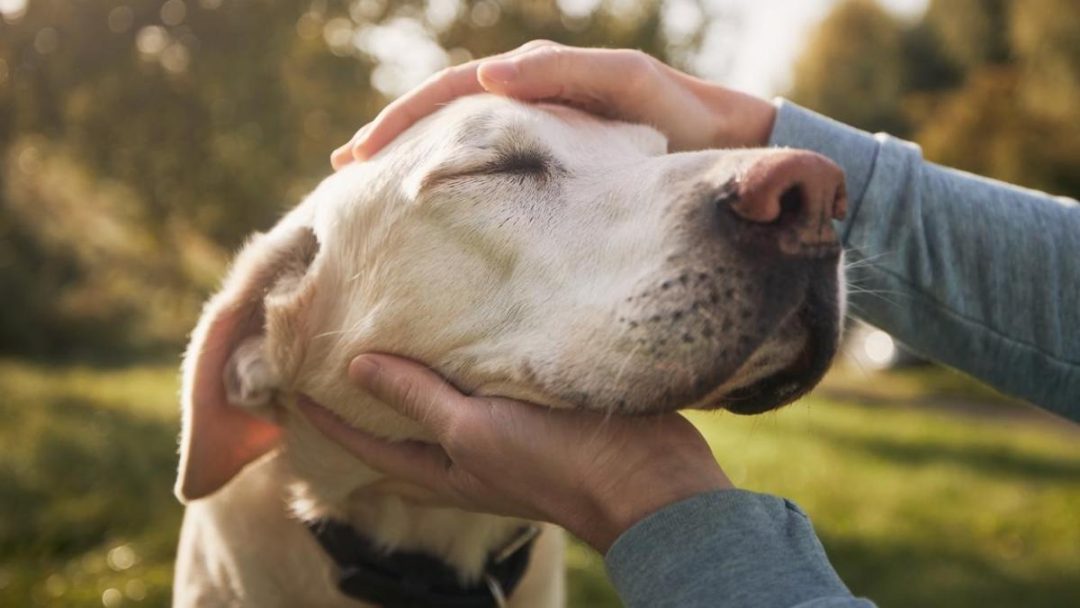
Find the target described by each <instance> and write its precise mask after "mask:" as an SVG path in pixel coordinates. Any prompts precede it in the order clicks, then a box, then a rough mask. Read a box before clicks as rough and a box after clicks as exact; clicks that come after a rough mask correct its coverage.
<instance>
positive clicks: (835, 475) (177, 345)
mask: <svg viewBox="0 0 1080 608" xmlns="http://www.w3.org/2000/svg"><path fill="white" fill-rule="evenodd" d="M533 38H549V39H553V40H557V41H560V42H564V43H567V44H574V45H602V46H608V47H631V48H640V49H643V50H645V51H647V52H649V53H651V54H653V55H655V56H657V57H659V58H661V59H663V60H665V61H667V62H669V63H671V64H673V65H676V66H678V67H680V68H682V69H685V70H687V71H690V72H692V73H696V74H699V75H702V76H704V77H707V78H710V79H713V80H716V81H718V82H724V83H727V84H730V85H732V86H736V87H739V88H743V89H745V90H748V91H751V92H753V93H757V94H760V95H774V94H783V95H786V96H788V97H790V98H793V99H794V100H796V101H798V102H800V103H802V104H805V105H807V106H809V107H811V108H813V109H816V110H818V111H821V112H823V113H825V114H828V115H830V116H832V117H834V118H837V119H840V120H843V121H846V122H849V123H851V124H854V125H856V126H859V127H862V128H865V129H869V130H875V131H876V130H885V131H889V132H891V133H893V134H896V135H899V136H902V137H906V138H909V139H914V140H915V141H917V142H919V143H920V144H921V145H922V146H923V150H924V152H925V154H926V156H927V157H928V158H930V159H931V160H935V161H939V162H942V163H945V164H948V165H952V166H955V167H959V168H962V169H967V170H971V171H974V172H977V173H981V174H984V175H989V176H993V177H997V178H1000V179H1004V180H1008V181H1011V182H1015V183H1019V184H1023V185H1026V186H1030V187H1034V188H1038V189H1042V190H1045V191H1049V192H1052V193H1056V194H1063V195H1069V196H1073V197H1076V196H1078V195H1080V5H1078V4H1077V2H1076V1H1075V0H1022V1H1021V0H929V1H927V0H889V1H888V2H881V3H874V2H872V1H870V0H798V1H796V0H788V1H785V0H757V1H754V0H746V1H738V0H642V1H635V0H427V1H420V0H417V1H406V2H390V1H388V0H355V1H348V0H314V1H311V2H285V1H277V2H274V1H272V0H167V1H164V2H163V1H161V0H0V420H2V422H0V605H2V606H101V605H104V606H106V607H115V606H128V605H131V606H163V605H167V604H168V594H169V585H170V578H171V567H172V558H173V554H174V545H175V542H176V534H177V530H178V527H179V521H180V515H181V509H180V506H179V505H178V504H177V503H176V502H175V500H174V499H173V497H172V494H171V483H172V479H173V475H174V471H175V463H176V435H177V432H178V422H177V414H178V412H177V399H176V394H177V387H178V382H177V368H178V361H179V353H180V352H181V349H182V347H183V343H184V341H185V336H186V333H187V332H188V331H189V330H190V328H191V327H192V325H193V323H194V320H195V318H196V315H197V313H198V311H199V307H200V304H201V302H202V301H203V300H204V299H205V298H206V297H207V295H208V294H209V293H211V291H212V290H213V289H214V287H215V284H216V282H217V281H218V279H219V277H220V274H221V272H222V270H223V268H224V265H225V264H226V262H227V260H228V257H229V255H230V252H232V251H234V250H235V248H236V247H237V246H238V245H239V243H241V241H242V240H243V238H244V236H245V235H247V234H248V233H250V232H251V231H252V230H255V229H264V228H267V227H269V226H270V225H272V223H273V222H274V220H275V218H277V217H278V216H279V215H280V214H281V213H282V211H283V210H285V209H287V208H289V207H290V206H292V205H293V204H295V203H296V202H297V201H298V200H299V198H300V197H301V196H302V195H303V194H304V193H305V192H306V191H307V190H309V189H310V188H311V187H312V186H313V185H314V184H315V183H317V181H318V180H319V179H320V178H321V177H323V176H324V175H326V173H327V172H328V171H329V165H328V160H327V159H328V155H329V152H330V150H331V149H332V148H334V147H335V146H337V145H338V144H340V143H342V142H343V141H345V140H346V139H347V138H348V137H349V136H350V135H351V134H352V133H353V131H354V130H355V129H356V128H358V127H359V126H360V125H361V124H363V123H364V122H365V121H367V120H369V119H370V118H372V117H373V116H374V114H375V113H376V112H377V111H378V110H379V108H381V107H382V106H383V105H384V104H385V103H387V101H389V100H390V99H393V98H394V97H395V96H396V95H398V94H400V93H402V92H404V91H406V90H408V89H409V88H410V87H412V86H413V85H415V84H417V83H418V82H419V81H420V80H422V79H423V78H424V77H426V76H427V75H428V74H430V73H432V72H434V71H435V70H438V69H440V68H442V67H445V66H447V65H452V64H455V63H459V62H462V61H466V60H468V59H470V58H474V57H481V56H484V55H488V54H492V53H497V52H501V51H504V50H507V49H510V48H513V47H515V46H517V45H519V44H521V43H523V42H525V41H527V40H530V39H533ZM882 297H888V295H887V294H883V295H882ZM1078 304H1080V303H1078ZM852 335H854V336H857V339H856V340H855V341H854V342H853V344H852V347H851V350H852V352H853V356H852V357H850V358H849V359H848V360H847V361H845V362H841V364H840V365H838V366H837V368H836V370H835V371H834V372H833V373H831V374H830V376H829V377H828V378H827V380H826V381H825V383H824V384H823V385H822V387H821V388H819V389H818V390H817V391H816V392H815V393H814V394H813V395H812V396H810V397H808V398H807V399H804V400H803V401H802V402H800V403H799V404H796V405H795V406H792V407H789V408H786V409H785V410H783V411H781V412H778V413H773V414H769V415H766V416H763V417H757V418H751V419H744V418H737V417H732V416H726V415H722V414H710V415H694V416H693V419H694V421H695V422H696V423H697V424H699V426H700V427H701V428H702V430H703V431H704V432H705V434H706V435H707V437H708V439H709V440H710V442H711V443H712V444H713V446H714V447H715V449H716V451H717V454H718V455H720V456H721V458H722V462H723V463H724V465H725V467H726V468H727V470H728V472H729V474H730V476H731V477H732V479H733V480H734V481H735V483H736V484H739V485H742V486H744V487H747V488H750V489H755V490H760V491H766V492H772V493H777V494H781V495H784V496H787V497H790V498H792V499H794V500H795V501H797V502H799V503H800V504H801V505H802V506H803V507H804V508H806V509H807V510H808V511H809V512H810V513H811V514H812V515H813V517H814V521H815V524H816V526H817V529H818V531H819V533H820V534H821V537H822V539H823V541H824V543H825V545H826V547H827V549H828V552H829V554H830V556H831V557H832V559H833V561H834V563H835V565H836V567H837V569H838V570H839V572H840V574H841V576H842V577H843V578H844V579H845V581H846V582H847V583H848V584H849V586H850V587H851V588H852V589H853V591H854V592H855V593H857V594H863V595H867V596H869V597H871V598H873V599H874V600H876V601H877V602H878V603H879V605H881V606H909V605H944V606H1016V605H1023V606H1080V585H1078V584H1077V580H1080V578H1078V577H1080V441H1078V440H1080V431H1078V427H1077V426H1075V425H1070V424H1068V423H1066V422H1063V421H1061V420H1059V419H1055V418H1053V417H1051V416H1048V415H1045V414H1040V413H1039V412H1037V411H1035V410H1033V409H1032V408H1029V407H1027V406H1024V405H1022V404H1018V403H1016V402H1013V401H1011V400H1009V399H1007V398H1005V397H1003V396H1001V395H999V394H996V393H995V392H993V391H992V390H990V389H988V388H985V387H983V386H981V385H979V384H977V383H975V382H973V381H971V380H970V379H967V378H965V377H963V376H961V375H959V374H957V373H955V372H952V371H950V370H946V369H942V368H938V367H935V366H931V365H925V364H924V365H914V366H912V365H906V366H904V365H899V364H901V363H905V362H911V361H913V360H916V358H915V357H910V356H906V355H904V356H902V355H897V353H902V352H903V351H898V350H897V348H899V345H896V344H895V343H894V342H893V341H892V340H891V338H890V337H889V336H887V335H884V334H881V333H880V332H876V331H875V330H872V329H871V328H860V329H859V330H858V331H855V332H852ZM894 355H896V356H894ZM657 550H663V548H662V547H661V548H658V549H657ZM569 561H570V566H571V605H572V606H590V607H591V606H617V605H618V601H617V599H616V598H615V596H614V595H613V593H612V591H611V589H610V587H609V586H608V584H607V582H606V580H605V577H604V572H603V565H602V562H601V560H600V558H599V556H596V555H595V554H593V553H591V552H590V551H588V550H586V549H585V548H583V547H582V546H580V545H575V546H573V547H571V549H570V555H569Z"/></svg>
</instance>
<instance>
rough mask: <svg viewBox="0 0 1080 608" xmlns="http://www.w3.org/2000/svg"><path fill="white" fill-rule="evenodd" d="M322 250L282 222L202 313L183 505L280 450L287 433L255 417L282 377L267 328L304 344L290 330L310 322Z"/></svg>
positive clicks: (179, 484) (194, 343)
mask: <svg viewBox="0 0 1080 608" xmlns="http://www.w3.org/2000/svg"><path fill="white" fill-rule="evenodd" d="M318 248H319V244H318V241H317V240H316V239H315V234H314V233H313V232H312V230H311V229H310V228H308V227H306V226H296V225H295V224H293V225H288V224H287V223H283V224H281V225H279V226H278V227H276V228H275V229H274V230H273V231H271V232H270V233H268V234H260V235H257V236H255V237H254V238H253V239H252V240H251V241H250V242H249V243H248V244H247V245H246V246H245V247H244V249H243V251H241V253H240V255H239V256H237V258H236V261H235V262H234V263H233V266H232V269H231V270H230V271H229V275H228V278H227V279H226V280H225V283H224V287H223V288H222V290H221V292H219V293H218V294H217V295H216V296H214V297H213V298H211V300H210V301H209V302H207V304H206V306H205V308H204V309H203V313H202V317H201V318H200V319H199V324H198V325H197V326H196V328H195V331H194V333H193V334H192V338H191V343H190V344H189V345H188V350H187V353H186V355H185V357H184V370H183V371H184V379H183V393H182V395H181V400H182V404H183V432H182V436H181V438H180V472H179V475H178V477H177V481H176V489H175V491H176V495H177V496H178V497H179V498H180V500H181V501H189V500H195V499H197V498H202V497H204V496H207V495H209V494H211V493H213V492H215V491H216V490H218V489H219V488H220V487H221V486H223V485H225V484H226V483H227V482H228V481H229V480H230V479H232V478H233V476H235V475H236V474H237V473H238V472H240V470H241V469H242V468H244V466H245V465H247V464H248V463H250V462H251V461H252V460H255V459H256V458H258V457H259V456H261V455H263V454H265V453H266V452H268V451H270V450H271V449H272V448H273V447H274V446H275V445H276V444H277V442H278V440H279V438H280V436H281V429H280V427H278V425H277V424H275V423H274V422H273V421H272V417H266V416H260V415H257V414H256V413H254V412H253V410H255V411H257V410H258V409H259V408H260V407H262V409H264V410H266V409H268V408H266V407H265V406H267V405H270V402H271V399H272V398H273V392H274V389H275V388H279V387H280V381H281V377H282V372H283V370H281V369H277V368H276V366H275V362H274V361H272V360H271V358H270V357H268V356H267V352H268V349H270V348H272V347H274V345H271V344H268V343H267V339H266V331H265V328H266V326H267V325H268V324H272V325H273V326H274V327H275V330H280V329H282V328H285V331H275V332H274V333H275V334H276V335H278V337H277V339H278V341H279V342H280V341H282V340H284V341H288V340H293V339H295V338H297V335H296V332H290V331H288V328H299V327H301V326H302V324H303V323H302V319H299V318H296V317H299V315H301V314H302V310H303V308H304V306H303V305H302V304H303V300H306V299H307V298H308V297H310V295H311V292H312V291H313V283H312V282H311V281H309V280H306V279H308V278H309V277H308V276H307V275H308V274H309V270H310V267H311V266H312V263H313V261H314V259H315V256H316V254H317V253H318ZM281 350H286V351H293V352H295V351H296V350H297V349H296V348H285V349H281Z"/></svg>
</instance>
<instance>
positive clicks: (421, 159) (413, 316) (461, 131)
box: [174, 96, 809, 607]
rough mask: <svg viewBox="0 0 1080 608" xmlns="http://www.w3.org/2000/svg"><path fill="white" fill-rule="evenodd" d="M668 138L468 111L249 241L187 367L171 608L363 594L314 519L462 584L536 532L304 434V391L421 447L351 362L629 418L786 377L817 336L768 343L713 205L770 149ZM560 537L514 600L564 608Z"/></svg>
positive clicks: (479, 105)
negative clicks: (355, 375) (524, 534)
mask: <svg viewBox="0 0 1080 608" xmlns="http://www.w3.org/2000/svg"><path fill="white" fill-rule="evenodd" d="M666 147H667V144H666V141H665V140H664V138H663V137H662V136H661V135H660V134H659V133H658V132H656V131H655V130H653V129H651V128H648V127H645V126H635V125H629V124H624V123H615V122H607V121H601V120H598V119H595V118H592V117H589V116H587V115H585V114H583V113H579V112H576V111H573V110H568V109H565V108H556V107H543V106H527V105H524V104H519V103H516V102H512V101H508V100H505V99H499V98H494V97H490V96H477V97H473V98H466V99H463V100H460V101H458V102H455V103H454V104H452V105H450V106H449V107H447V108H445V109H443V110H442V111H440V112H438V113H437V114H436V115H434V116H432V117H430V118H428V119H426V120H424V121H423V122H421V123H420V124H418V125H417V126H415V127H413V128H412V129H411V130H410V131H408V132H407V133H406V134H405V135H403V136H402V137H400V138H399V139H398V140H397V141H396V142H395V143H394V144H392V145H391V146H390V147H389V148H388V149H387V150H385V151H384V152H382V153H381V154H379V155H378V156H377V157H376V158H375V159H373V160H371V161H369V162H366V163H356V164H352V165H350V166H349V167H347V168H345V169H344V170H342V171H340V172H338V173H336V174H335V175H333V176H331V177H329V178H328V179H326V180H325V181H324V182H323V183H322V184H321V185H320V186H319V187H318V188H317V189H316V190H315V191H314V193H312V194H311V195H310V196H309V197H308V198H307V199H306V200H304V201H303V202H302V203H301V204H300V205H299V206H298V207H297V208H296V209H294V210H293V211H292V212H291V213H290V214H289V215H288V216H287V217H285V218H284V219H283V220H282V221H281V222H280V223H279V224H278V225H277V226H275V227H274V228H273V230H271V231H270V232H269V233H267V234H265V235H259V236H257V237H255V238H254V239H253V240H252V242H251V243H250V244H249V245H248V246H247V248H245V250H244V252H243V253H241V255H240V256H239V258H238V261H237V262H236V263H235V265H234V268H233V270H232V272H231V273H230V276H229V278H228V279H227V280H226V282H225V286H224V288H223V290H222V293H221V294H219V295H218V296H216V297H215V298H214V299H213V300H211V302H210V303H209V304H208V305H207V308H206V311H205V312H204V315H203V318H202V320H201V321H200V324H199V327H198V328H197V329H196V331H195V333H194V334H193V338H192V344H191V347H190V349H189V352H188V356H187V360H186V361H185V370H184V371H185V380H184V396H183V397H184V410H185V413H184V437H183V440H182V441H183V445H182V456H181V458H182V462H181V475H180V479H179V481H178V485H177V491H178V493H179V494H180V495H181V497H183V498H184V499H186V500H187V501H188V507H187V513H186V516H185V521H184V527H183V531H182V538H181V544H180V552H179V555H178V558H177V571H176V582H175V595H174V599H175V604H176V605H177V606H233V605H243V606H259V607H267V606H349V605H353V603H352V602H350V601H349V600H347V599H345V598H344V597H343V596H341V595H340V594H338V593H337V592H336V590H335V589H334V586H333V583H332V579H331V570H332V569H331V566H330V563H329V561H328V559H327V558H326V556H325V555H324V554H323V552H322V550H321V549H320V548H319V547H318V546H317V545H316V544H315V542H314V540H313V539H312V538H311V537H310V535H309V534H308V532H307V531H306V529H305V528H304V527H303V525H302V524H301V523H300V520H302V519H306V518H315V517H322V516H333V517H337V518H341V519H343V520H346V521H348V522H350V523H351V524H352V525H353V526H354V527H355V528H357V529H359V530H362V531H364V532H365V533H367V534H369V535H371V536H372V537H373V538H375V539H376V541H377V542H379V543H381V544H383V545H384V546H386V547H388V548H391V549H393V548H402V549H422V550H426V551H429V552H431V553H433V554H435V555H438V556H440V557H442V558H443V559H445V560H446V561H447V562H449V563H450V564H452V565H454V566H455V567H457V568H458V569H459V571H460V572H461V575H462V577H463V578H464V579H475V577H477V576H478V575H479V573H480V570H481V568H482V565H483V562H484V560H485V558H486V556H487V555H488V553H489V551H491V550H492V549H493V548H496V547H498V546H500V545H501V544H503V543H505V542H506V541H507V539H508V538H509V537H510V536H511V535H512V534H513V532H514V531H515V530H516V529H517V528H518V527H519V526H520V525H521V524H522V522H520V521H516V520H512V519H507V518H502V517H496V516H489V515H478V514H472V513H466V512H462V511H458V510H453V509H441V508H430V507H424V506H419V505H417V504H413V503H410V502H408V501H407V500H405V499H403V498H401V497H400V496H398V495H397V494H395V493H393V492H390V491H387V490H386V489H385V485H382V486H376V485H375V484H377V483H378V482H380V481H383V478H382V476H381V475H380V474H379V473H377V472H376V471H374V470H372V469H370V468H369V467H367V466H365V465H364V463H362V462H359V461H357V460H356V459H355V458H354V457H352V456H350V455H349V454H348V453H347V452H345V451H344V450H343V449H341V448H340V447H338V446H337V445H336V444H334V443H332V442H330V441H328V440H327V439H325V438H324V437H323V436H322V435H321V434H320V433H318V432H317V431H316V430H315V429H314V428H313V427H311V426H310V425H309V424H308V423H307V421H306V419H305V418H304V417H303V416H302V415H301V414H299V413H298V412H297V411H296V410H295V405H294V396H295V395H296V394H297V393H301V392H302V393H306V394H307V395H310V396H311V397H312V398H313V399H315V400H316V401H318V402H320V403H322V404H324V405H325V406H326V407H328V408H330V409H332V410H333V411H335V412H336V413H337V414H338V415H339V416H341V417H342V419H344V420H345V421H346V422H348V423H349V424H352V425H354V426H356V427H357V428H362V429H367V430H369V431H372V432H375V433H377V434H379V435H382V436H385V437H389V438H394V439H398V438H424V435H423V433H422V432H421V431H420V429H419V427H417V425H416V424H414V423H412V422H411V421H409V420H407V419H405V418H403V417H401V416H400V415H398V414H396V413H394V412H393V411H392V410H390V409H389V408H388V407H386V406H384V405H382V404H380V403H378V402H375V401H373V400H372V399H371V398H370V397H368V396H367V395H365V394H364V393H362V392H361V391H359V390H357V389H356V388H354V387H353V385H352V384H351V383H350V382H349V381H348V380H347V379H346V376H345V374H346V368H347V365H348V362H349V361H350V360H351V359H352V358H353V357H354V356H356V355H357V354H360V353H363V352H372V351H378V352H388V353H394V354H399V355H403V356H407V357H411V358H413V359H416V360H419V361H422V362H425V363H427V364H428V365H431V366H432V367H434V368H435V369H436V370H438V371H439V372H440V373H442V374H443V375H444V376H445V377H447V378H448V379H450V380H451V381H452V382H454V383H455V384H456V385H457V386H458V387H459V388H460V389H462V390H463V391H466V392H469V393H474V394H478V395H500V396H507V397H515V398H521V399H526V400H530V401H533V402H537V403H540V404H544V405H547V406H550V407H557V408H565V407H579V408H586V407H587V408H596V409H602V410H606V411H617V412H623V413H636V412H647V411H657V410H671V409H677V408H682V407H698V406H706V405H709V404H710V403H712V402H713V401H715V400H716V399H717V398H718V396H722V395H724V394H726V393H727V392H729V391H731V390H732V389H734V388H736V387H739V386H745V385H747V384H750V383H751V382H753V381H754V380H756V379H759V378H762V377H764V376H766V375H768V374H770V373H773V372H775V371H776V370H778V369H780V368H782V367H783V366H785V365H787V364H789V363H790V362H791V360H792V359H793V358H794V357H796V356H797V354H798V352H799V350H800V349H801V348H802V346H803V344H804V343H805V342H806V341H807V340H808V339H809V338H808V334H807V331H806V330H805V328H803V327H802V326H801V325H800V324H799V323H798V321H797V320H795V319H793V315H788V316H784V317H778V318H776V319H771V318H770V319H768V320H767V321H768V322H769V323H773V324H775V326H776V327H774V328H772V329H770V330H769V331H768V332H765V330H763V329H761V327H762V326H763V325H764V324H766V320H765V319H763V318H759V317H758V316H755V315H756V314H757V313H754V312H749V311H751V310H755V309H756V308H757V307H758V306H757V305H758V303H759V302H760V301H761V299H762V298H765V297H771V296H769V294H767V293H766V291H767V290H766V289H765V288H764V287H762V286H761V285H759V283H758V281H757V279H756V278H754V277H753V276H750V275H751V273H749V272H743V271H742V270H740V268H739V262H738V259H739V258H738V256H737V255H735V253H734V251H733V250H732V249H731V246H730V244H725V243H723V242H719V241H721V240H722V239H716V238H715V237H714V235H710V234H708V230H705V229H703V228H702V226H701V224H703V223H707V222H706V220H703V219H702V218H701V216H700V213H701V211H700V209H701V208H702V207H703V206H705V205H706V204H707V203H708V202H709V201H708V197H709V196H710V193H712V192H715V191H716V190H717V189H718V188H719V187H720V186H721V185H722V184H724V183H725V182H727V181H729V180H732V179H735V178H737V176H738V175H739V173H740V172H741V171H742V170H743V169H744V168H745V167H746V166H747V164H748V163H750V162H752V161H753V160H754V159H755V158H759V157H760V156H761V155H763V154H769V153H770V152H768V151H709V152H698V153H688V154H667V153H666V151H667V150H666ZM703 277H704V278H703ZM717 294H720V295H717ZM721 296H722V297H721ZM719 299H722V300H723V301H722V302H718V301H717V300H719ZM690 302H695V303H696V305H695V306H694V307H693V311H691V308H690V304H689V303H690ZM697 304H700V306H698V305H697ZM684 306H685V312H683V311H684V308H683V307H684ZM742 310H746V311H748V312H746V313H742V314H737V313H738V312H739V311H742ZM729 312H730V315H729ZM676 313H679V314H676ZM762 314H763V313H762ZM729 316H730V319H729V318H728V317H729ZM721 321H723V322H721ZM725 327H726V328H727V329H726V330H724V329H722V328H725ZM774 329H775V331H773V330H774ZM724 331H728V332H729V334H728V335H725V334H724ZM763 332H764V333H763ZM744 336H745V337H746V340H745V342H747V343H748V344H749V343H751V342H752V343H753V344H752V345H750V346H745V347H740V346H738V345H739V344H742V342H744V340H740V339H739V338H740V337H744ZM751 337H752V338H753V340H751V339H750V338H751ZM740 349H741V350H740ZM226 402H231V405H223V404H226ZM561 548H562V539H561V536H560V533H559V531H557V530H555V529H552V528H548V529H546V530H545V532H544V534H543V537H542V540H541V541H540V544H539V546H538V547H537V550H536V552H535V554H534V557H533V560H532V564H531V566H530V572H529V574H528V576H527V580H526V582H525V583H523V585H522V586H521V588H520V589H519V590H518V591H517V592H516V593H515V594H514V595H513V597H512V602H511V603H512V605H514V606H556V605H560V604H561V603H562V601H563V600H562V596H563V588H564V583H563V573H562V567H561Z"/></svg>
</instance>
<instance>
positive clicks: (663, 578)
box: [605, 490, 873, 608]
mask: <svg viewBox="0 0 1080 608" xmlns="http://www.w3.org/2000/svg"><path fill="white" fill-rule="evenodd" d="M605 563H606V565H607V569H608V575H609V576H610V577H611V581H612V583H613V584H614V585H615V588H616V589H617V590H618V592H619V597H621V598H622V600H623V602H624V603H625V604H626V605H627V606H629V607H630V608H639V607H640V608H663V607H666V606H671V607H673V608H674V607H679V608H699V607H704V606H733V607H738V608H753V607H761V608H777V607H788V606H798V607H799V608H840V607H843V608H868V607H872V606H873V604H871V603H870V602H868V601H866V600H861V599H857V598H855V597H853V596H852V595H851V593H850V592H849V591H848V589H847V587H845V586H844V583H843V582H841V580H840V577H839V576H837V575H836V571H834V570H833V568H832V566H831V565H830V564H829V560H828V558H826V557H825V551H824V549H822V547H821V543H820V542H819V541H818V539H817V536H815V535H814V528H813V526H812V525H811V524H810V520H809V519H808V518H807V517H806V514H805V513H803V512H802V510H800V509H799V507H797V506H796V505H795V504H794V503H792V502H790V501H787V500H784V499H782V498H777V497H775V496H768V495H765V494H757V493H754V492H747V491H745V490H718V491H715V492H707V493H705V494H699V495H698V496H694V497H693V498H689V499H687V500H684V501H681V502H678V503H675V504H673V505H669V506H668V507H665V508H664V509H663V510H661V511H659V512H657V513H654V514H652V515H650V516H649V517H646V518H645V519H644V520H642V521H640V522H638V523H637V524H635V525H634V526H633V527H632V528H631V529H630V530H628V531H626V532H625V533H623V535H622V536H620V537H619V538H618V540H616V541H615V544H614V545H612V547H611V549H610V550H608V553H607V557H606V558H605Z"/></svg>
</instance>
